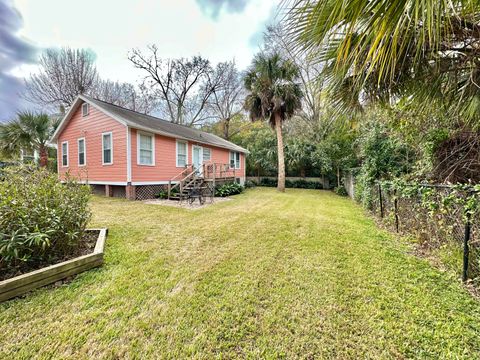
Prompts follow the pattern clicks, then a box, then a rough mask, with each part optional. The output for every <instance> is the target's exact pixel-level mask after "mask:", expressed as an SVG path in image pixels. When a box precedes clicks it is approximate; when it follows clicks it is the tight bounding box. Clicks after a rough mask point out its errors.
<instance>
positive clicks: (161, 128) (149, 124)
mask: <svg viewBox="0 0 480 360" xmlns="http://www.w3.org/2000/svg"><path fill="white" fill-rule="evenodd" d="M80 98H81V99H83V100H84V101H87V102H89V103H91V104H92V105H94V106H95V107H97V108H99V109H100V110H103V111H104V112H105V113H106V114H108V115H110V116H113V117H114V118H115V119H117V120H120V121H123V122H124V123H126V124H127V125H128V126H130V127H132V128H138V129H141V130H146V131H151V132H154V133H160V134H163V135H166V136H171V137H175V138H182V139H186V140H190V141H193V142H198V143H202V144H207V145H213V146H218V147H221V148H226V149H230V150H234V151H239V152H243V153H248V150H246V149H244V148H242V147H241V146H238V145H235V144H234V143H232V142H230V141H227V140H225V139H222V138H221V137H219V136H217V135H213V134H210V133H207V132H205V131H200V130H197V129H194V128H191V127H188V126H184V125H179V124H174V123H171V122H170V121H167V120H162V119H159V118H157V117H154V116H150V115H145V114H141V113H138V112H135V111H132V110H128V109H125V108H122V107H120V106H117V105H113V104H110V103H107V102H104V101H101V100H98V99H94V98H91V97H88V96H85V95H81V96H80Z"/></svg>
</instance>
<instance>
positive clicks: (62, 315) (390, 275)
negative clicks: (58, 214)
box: [0, 189, 480, 359]
mask: <svg viewBox="0 0 480 360" xmlns="http://www.w3.org/2000/svg"><path fill="white" fill-rule="evenodd" d="M92 208H93V212H94V218H93V221H92V226H96V227H97V226H107V227H108V228H109V229H110V233H109V237H108V240H107V247H106V263H105V265H104V266H103V267H102V268H100V269H97V270H93V271H89V272H87V273H84V274H82V275H79V276H78V277H76V278H75V279H74V280H73V281H72V282H70V283H68V284H64V285H62V286H60V287H58V288H44V289H40V290H37V291H35V292H34V293H31V294H29V295H28V296H27V297H25V298H23V299H16V300H13V301H9V302H6V303H3V304H0V334H2V335H1V336H0V358H13V357H15V358H31V357H39V358H52V357H54V358H65V357H74V358H93V357H94V358H124V357H130V358H147V357H150V358H185V357H195V358H236V357H247V358H282V357H285V358H294V357H300V358H343V359H347V358H351V359H355V358H392V357H393V358H435V359H436V358H470V359H472V358H478V357H480V340H479V339H480V303H479V302H477V301H476V300H474V299H473V298H472V297H471V296H470V295H469V294H468V293H467V292H466V291H465V290H464V289H463V288H462V286H461V284H460V283H459V282H458V281H457V279H456V278H455V277H454V276H453V275H451V274H450V273H447V272H441V271H439V270H436V269H435V268H433V267H432V266H431V265H430V264H429V263H428V262H427V261H425V260H422V259H419V258H416V257H414V256H412V255H409V254H408V247H407V245H406V244H402V243H399V241H397V240H395V239H394V238H392V237H391V236H390V235H388V234H387V233H385V232H383V231H381V230H379V229H377V228H376V226H375V225H374V223H373V221H372V220H370V219H369V218H367V217H365V215H364V213H363V210H362V209H361V208H359V207H358V206H356V205H355V204H353V203H352V202H351V201H349V200H348V199H346V198H341V197H339V196H336V195H334V194H333V193H330V192H325V191H318V190H317V191H315V190H287V193H285V194H280V193H277V192H276V191H275V190H273V189H254V190H249V191H248V192H247V193H245V194H242V195H239V196H236V197H235V198H234V200H232V201H227V202H223V203H218V204H216V205H213V206H210V207H208V208H205V209H201V210H195V211H192V210H188V209H180V208H172V207H163V206H157V205H145V204H142V203H139V202H129V201H123V200H117V199H106V198H94V199H93V200H92Z"/></svg>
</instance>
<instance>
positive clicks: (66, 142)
mask: <svg viewBox="0 0 480 360" xmlns="http://www.w3.org/2000/svg"><path fill="white" fill-rule="evenodd" d="M63 144H67V154H66V155H67V165H63V155H65V154H64V153H63ZM61 153H62V158H61V160H62V161H61V164H62V167H68V165H69V164H70V159H69V156H68V141H63V142H62V151H61Z"/></svg>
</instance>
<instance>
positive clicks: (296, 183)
mask: <svg viewBox="0 0 480 360" xmlns="http://www.w3.org/2000/svg"><path fill="white" fill-rule="evenodd" d="M259 186H267V187H277V179H272V178H262V179H261V180H260V184H259ZM285 187H286V188H296V189H323V185H322V183H320V182H318V181H308V180H304V179H298V180H288V179H287V180H285Z"/></svg>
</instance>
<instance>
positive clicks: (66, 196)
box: [0, 166, 90, 271]
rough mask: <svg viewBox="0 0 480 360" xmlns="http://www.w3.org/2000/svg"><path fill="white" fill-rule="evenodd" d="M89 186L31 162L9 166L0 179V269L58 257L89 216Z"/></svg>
mask: <svg viewBox="0 0 480 360" xmlns="http://www.w3.org/2000/svg"><path fill="white" fill-rule="evenodd" d="M89 198H90V189H89V188H88V187H87V186H83V185H78V184H75V183H74V182H72V181H70V180H68V179H67V180H66V181H65V182H64V183H60V182H59V181H58V178H57V175H56V174H52V173H49V172H48V171H47V170H45V169H36V168H33V167H24V166H22V167H9V168H7V169H5V170H4V171H3V177H2V181H0V271H6V270H7V269H9V270H11V269H12V268H15V267H19V266H22V265H24V264H27V265H28V264H32V263H36V262H43V261H50V260H52V261H53V260H54V259H56V258H62V257H63V256H65V255H67V254H68V253H69V252H70V251H71V250H72V249H74V248H75V247H76V246H77V245H78V243H79V241H80V240H81V239H82V237H83V235H84V231H85V227H86V225H87V223H88V221H89V220H90V210H89V208H88V200H89Z"/></svg>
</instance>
